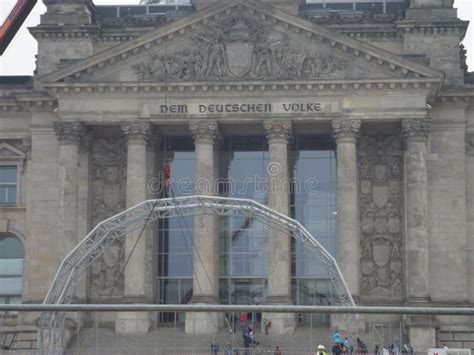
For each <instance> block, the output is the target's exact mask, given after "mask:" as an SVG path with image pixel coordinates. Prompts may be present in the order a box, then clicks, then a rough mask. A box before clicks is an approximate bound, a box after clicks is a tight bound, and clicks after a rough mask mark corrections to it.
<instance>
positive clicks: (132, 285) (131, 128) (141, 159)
mask: <svg viewBox="0 0 474 355" xmlns="http://www.w3.org/2000/svg"><path fill="white" fill-rule="evenodd" d="M122 130H123V132H124V134H125V136H126V138H127V185H126V186H127V192H126V194H127V202H126V205H127V208H130V207H133V206H135V205H136V204H138V203H140V202H143V201H145V200H146V199H147V159H146V158H147V149H146V147H147V144H148V139H149V136H150V133H151V125H150V124H149V123H148V122H130V123H124V124H122ZM139 234H140V231H136V232H132V233H129V234H128V235H127V239H126V242H125V255H126V257H128V256H129V255H130V253H131V252H132V249H133V247H134V245H135V243H136V241H137V238H138V237H139ZM145 254H146V238H145V237H142V238H140V241H139V242H138V244H137V245H136V247H135V249H134V250H133V253H132V254H131V257H130V260H129V262H128V264H127V265H126V267H125V290H124V293H125V297H126V298H138V299H140V298H144V297H145V295H146V287H147V285H146V278H145V275H146V270H145Z"/></svg>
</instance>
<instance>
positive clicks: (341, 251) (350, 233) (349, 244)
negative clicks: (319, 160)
mask: <svg viewBox="0 0 474 355" xmlns="http://www.w3.org/2000/svg"><path fill="white" fill-rule="evenodd" d="M360 124H361V121H360V120H356V119H349V118H337V119H334V120H333V121H332V130H333V134H334V139H335V141H336V144H337V152H336V158H337V181H336V210H337V218H336V245H337V251H336V253H337V255H336V259H337V263H338V265H339V268H340V270H341V272H342V275H343V277H344V279H345V280H346V283H347V286H348V287H349V290H350V292H351V294H352V297H354V298H355V299H357V298H358V297H359V269H360V267H359V262H360V228H359V218H360V216H359V199H358V186H359V182H358V174H357V152H356V143H357V138H358V135H359V131H360Z"/></svg>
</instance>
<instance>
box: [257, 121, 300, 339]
mask: <svg viewBox="0 0 474 355" xmlns="http://www.w3.org/2000/svg"><path fill="white" fill-rule="evenodd" d="M263 127H264V129H265V132H266V135H267V140H268V150H269V164H268V167H267V175H268V187H267V190H268V193H267V194H268V207H270V208H272V209H274V210H275V211H277V212H280V213H282V214H284V215H287V216H288V215H290V191H289V187H290V178H289V169H288V142H289V140H290V138H291V135H292V124H291V121H287V120H284V121H267V122H264V124H263ZM267 243H268V253H267V265H268V293H267V303H269V304H291V237H290V236H289V235H288V234H287V233H285V232H282V231H278V230H276V229H274V228H269V230H268V242H267ZM265 318H267V319H269V320H271V322H272V326H271V328H270V331H271V333H272V334H275V335H278V334H287V333H293V332H294V329H295V316H294V314H276V313H275V314H268V315H265Z"/></svg>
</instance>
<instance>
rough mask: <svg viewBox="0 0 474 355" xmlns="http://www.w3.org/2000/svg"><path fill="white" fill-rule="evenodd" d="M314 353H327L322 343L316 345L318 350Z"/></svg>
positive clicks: (318, 354) (325, 354) (319, 354)
mask: <svg viewBox="0 0 474 355" xmlns="http://www.w3.org/2000/svg"><path fill="white" fill-rule="evenodd" d="M315 355H328V353H327V351H326V348H325V347H324V345H318V351H316V353H315Z"/></svg>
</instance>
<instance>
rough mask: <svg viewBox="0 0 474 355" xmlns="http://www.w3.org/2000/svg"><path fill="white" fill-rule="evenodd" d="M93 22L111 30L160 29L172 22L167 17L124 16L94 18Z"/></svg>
mask: <svg viewBox="0 0 474 355" xmlns="http://www.w3.org/2000/svg"><path fill="white" fill-rule="evenodd" d="M94 20H95V22H96V24H98V25H100V26H102V27H113V28H123V29H126V28H129V27H161V26H164V25H167V24H169V23H170V22H172V21H173V19H172V18H170V17H168V16H163V15H159V16H133V15H126V16H123V17H105V16H99V15H97V16H95V17H94Z"/></svg>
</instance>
